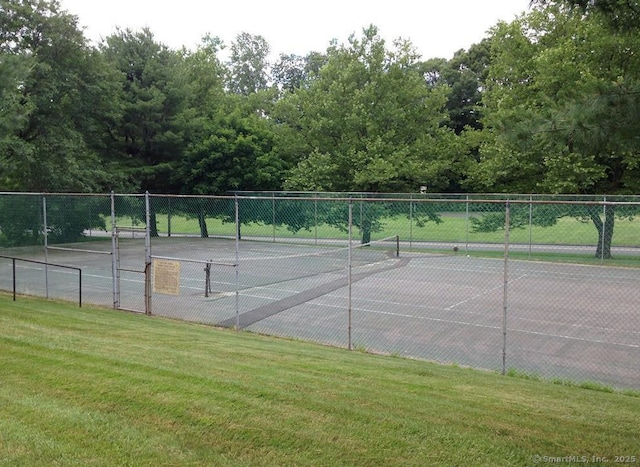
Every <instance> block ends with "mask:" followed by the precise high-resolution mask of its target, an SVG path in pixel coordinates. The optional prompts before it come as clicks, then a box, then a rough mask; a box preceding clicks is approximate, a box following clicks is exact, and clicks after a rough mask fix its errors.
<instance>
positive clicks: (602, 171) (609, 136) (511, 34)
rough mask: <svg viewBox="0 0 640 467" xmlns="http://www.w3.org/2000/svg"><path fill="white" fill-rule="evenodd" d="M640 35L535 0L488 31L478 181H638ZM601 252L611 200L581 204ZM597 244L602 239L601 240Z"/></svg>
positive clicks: (578, 186) (616, 187) (537, 184)
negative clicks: (603, 207) (489, 57)
mask: <svg viewBox="0 0 640 467" xmlns="http://www.w3.org/2000/svg"><path fill="white" fill-rule="evenodd" d="M639 47H640V36H638V34H636V33H635V32H632V31H629V30H619V29H618V30H612V29H611V28H610V27H609V25H608V23H607V22H606V21H603V16H602V14H601V13H599V12H598V11H593V12H589V13H587V14H584V13H582V12H581V11H579V10H574V9H570V8H568V7H565V6H562V5H550V6H547V7H545V8H537V9H535V10H534V11H532V12H531V13H530V14H529V15H527V16H526V17H523V18H521V19H519V20H516V21H514V22H513V23H511V24H504V23H503V24H501V25H499V26H498V27H497V28H496V30H495V37H494V39H493V53H494V60H493V62H492V68H491V72H490V79H489V81H488V89H487V91H486V92H485V94H484V96H485V98H484V103H485V105H486V108H487V109H486V115H487V117H486V118H485V120H484V123H485V126H486V132H485V136H486V142H485V145H484V147H483V149H482V160H481V162H480V164H479V165H478V166H477V167H476V169H475V170H474V171H473V173H472V176H471V178H472V179H473V180H474V182H475V183H476V186H477V187H480V188H481V189H482V188H484V189H487V188H489V189H493V190H495V189H496V188H499V189H501V190H503V191H518V192H546V193H580V194H609V195H624V194H630V193H635V192H637V191H638V189H639V188H640V183H639V182H638V180H640V173H639V166H638V161H639V160H640V159H639V158H640V141H638V139H637V135H638V134H639V132H640V118H639V117H640V113H639V105H638V104H640V102H639V98H640V80H639V78H638V77H639V76H640V57H638V56H637V54H635V52H634V51H635V50H638V48H639ZM586 215H587V216H588V217H589V218H591V220H592V221H593V223H594V225H595V226H596V228H598V232H599V233H601V234H602V235H603V236H604V238H603V242H602V243H601V244H602V246H603V251H600V249H599V251H598V252H597V254H598V256H603V257H609V256H610V246H611V238H612V235H613V225H614V222H613V219H614V215H615V213H614V211H613V209H610V210H607V215H606V216H607V217H606V219H604V220H602V219H601V218H600V215H599V213H597V214H596V213H586ZM599 248H600V247H599Z"/></svg>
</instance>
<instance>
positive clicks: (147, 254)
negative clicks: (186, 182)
mask: <svg viewBox="0 0 640 467" xmlns="http://www.w3.org/2000/svg"><path fill="white" fill-rule="evenodd" d="M144 203H145V211H146V212H145V215H146V219H145V223H146V227H145V230H144V312H145V314H147V315H150V314H151V225H150V224H151V210H150V206H149V192H148V191H146V192H145V194H144Z"/></svg>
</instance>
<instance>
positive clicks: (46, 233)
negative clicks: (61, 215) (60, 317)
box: [42, 193, 49, 298]
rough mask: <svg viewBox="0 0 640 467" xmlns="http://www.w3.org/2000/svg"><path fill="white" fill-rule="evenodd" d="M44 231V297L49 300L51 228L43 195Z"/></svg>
mask: <svg viewBox="0 0 640 467" xmlns="http://www.w3.org/2000/svg"><path fill="white" fill-rule="evenodd" d="M42 229H43V232H42V234H43V236H44V263H45V264H44V295H45V297H46V298H49V267H48V264H49V227H48V225H47V197H46V196H45V194H44V193H43V194H42Z"/></svg>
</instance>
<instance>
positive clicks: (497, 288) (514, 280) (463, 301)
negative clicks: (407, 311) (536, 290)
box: [445, 274, 527, 310]
mask: <svg viewBox="0 0 640 467" xmlns="http://www.w3.org/2000/svg"><path fill="white" fill-rule="evenodd" d="M525 277H527V275H526V274H524V275H522V276H519V277H516V278H515V279H513V280H510V281H507V286H508V285H509V284H511V283H513V282H517V281H519V280H520V279H523V278H525ZM503 288H504V283H503V284H500V285H497V286H495V287H492V288H490V289H488V290H486V291H484V292H483V293H481V294H477V295H474V296H473V297H470V298H468V299H466V300H462V301H461V302H458V303H454V304H453V305H451V306H448V307H446V308H445V310H453V309H454V308H455V307H457V306H459V305H463V304H465V303H469V302H471V301H473V300H476V299H478V298H480V297H485V296H487V295H488V294H490V293H491V292H494V291H496V290H499V289H503Z"/></svg>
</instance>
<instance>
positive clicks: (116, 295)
mask: <svg viewBox="0 0 640 467" xmlns="http://www.w3.org/2000/svg"><path fill="white" fill-rule="evenodd" d="M117 235H118V227H117V225H116V195H115V193H114V192H113V191H112V192H111V284H112V294H113V309H114V310H117V309H118V308H120V277H119V274H120V272H119V270H118V269H119V265H118V237H117Z"/></svg>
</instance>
